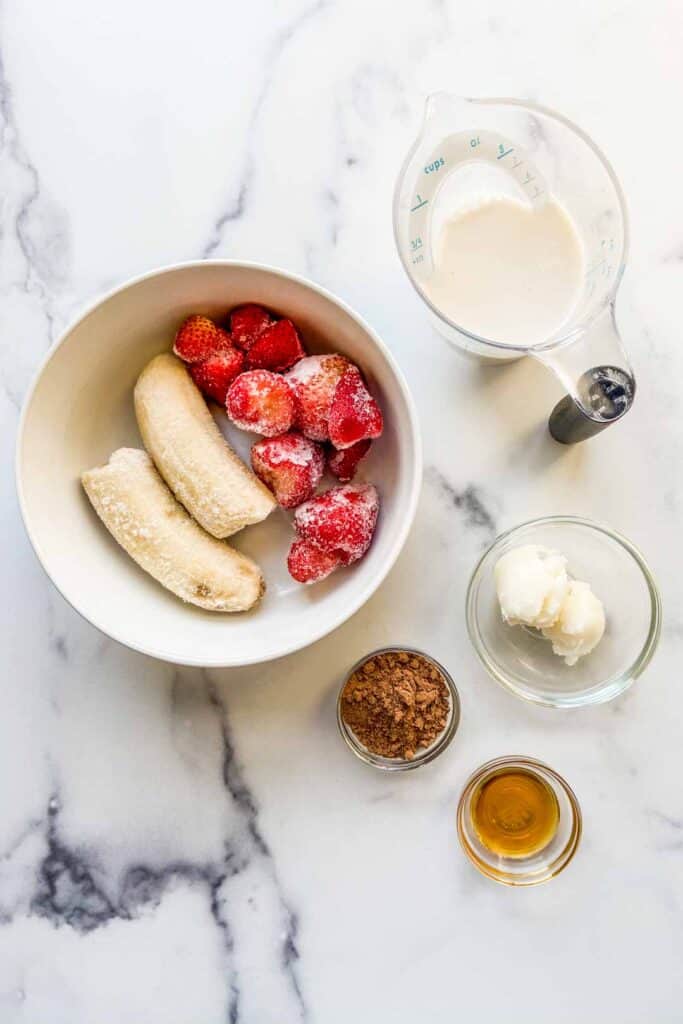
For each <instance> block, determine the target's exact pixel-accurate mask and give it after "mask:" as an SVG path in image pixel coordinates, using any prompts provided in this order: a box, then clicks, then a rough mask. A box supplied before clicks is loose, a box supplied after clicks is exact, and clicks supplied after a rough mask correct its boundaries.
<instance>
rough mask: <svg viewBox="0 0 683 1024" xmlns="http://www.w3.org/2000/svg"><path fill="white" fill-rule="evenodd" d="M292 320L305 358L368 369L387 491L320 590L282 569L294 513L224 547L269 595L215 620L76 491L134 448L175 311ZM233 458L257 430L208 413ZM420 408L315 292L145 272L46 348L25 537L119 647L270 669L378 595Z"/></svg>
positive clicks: (193, 272)
mask: <svg viewBox="0 0 683 1024" xmlns="http://www.w3.org/2000/svg"><path fill="white" fill-rule="evenodd" d="M248 301H253V302H262V303H263V304H264V305H265V306H268V307H271V308H272V309H274V310H276V311H277V312H278V313H281V314H284V315H286V316H289V317H291V318H292V320H294V322H295V323H296V324H297V325H298V327H299V328H300V330H301V333H302V336H303V339H304V342H305V344H306V345H307V347H308V348H309V349H310V350H311V351H314V352H315V351H323V352H324V351H331V350H334V351H339V352H342V353H344V354H345V355H347V356H348V357H349V358H350V359H352V360H353V361H354V362H356V363H358V365H359V366H360V367H361V368H362V370H363V372H364V373H365V375H366V377H367V379H368V383H369V385H370V388H371V390H372V391H373V392H374V394H375V395H376V397H377V399H378V401H379V402H380V405H381V407H382V410H383V413H384V421H385V430H384V434H383V436H382V438H381V439H380V440H379V441H377V442H375V444H374V445H373V448H372V451H371V453H370V455H369V456H368V458H367V459H366V460H365V463H364V464H363V471H362V473H361V474H359V479H363V478H365V479H367V480H371V481H372V482H373V483H375V484H376V485H377V487H378V490H379V492H380V497H381V503H382V504H381V511H380V518H379V522H378V526H377V531H376V533H375V538H374V541H373V544H372V546H371V548H370V550H369V552H368V554H367V555H366V557H365V558H364V559H363V560H362V561H360V562H358V563H357V564H356V565H354V566H350V567H349V568H347V569H341V570H337V572H335V573H333V574H332V576H330V577H329V578H328V579H327V580H325V581H324V582H322V583H318V584H315V585H313V586H302V585H300V584H297V583H295V582H294V581H293V580H292V579H291V578H290V577H289V574H288V573H287V568H286V556H287V550H288V547H289V543H290V541H291V539H292V536H293V535H292V530H291V515H290V514H288V513H286V512H283V511H281V510H276V511H275V512H274V513H273V514H272V515H271V516H270V517H269V518H268V519H267V520H266V521H265V522H264V523H260V524H259V525H258V526H253V527H250V528H249V529H247V530H244V531H242V532H241V533H240V534H238V535H237V536H236V537H234V538H232V539H231V543H234V545H235V546H236V547H238V548H239V549H240V550H242V551H244V552H246V553H248V554H249V555H251V556H252V557H254V558H255V559H256V560H257V561H258V562H259V564H260V565H261V567H262V569H263V571H264V574H265V577H266V581H267V583H268V590H267V593H266V596H265V598H264V599H263V601H262V603H261V605H260V606H259V607H258V608H256V609H255V610H253V611H252V612H249V613H246V614H239V615H224V614H216V613H211V612H204V611H202V610H200V609H197V608H194V607H192V606H190V605H186V604H183V603H182V601H180V600H179V599H178V598H176V597H174V596H173V595H172V594H170V593H168V592H167V591H166V590H164V589H163V588H162V587H161V586H160V585H159V584H158V583H156V582H155V581H154V580H153V579H152V578H151V577H149V576H148V575H147V574H146V573H145V572H143V571H142V569H140V568H139V567H138V566H137V565H136V564H135V563H134V562H133V561H132V560H131V559H130V558H129V557H128V555H127V554H126V553H125V552H124V551H123V550H122V549H121V548H120V547H119V546H118V545H117V544H116V542H115V541H114V540H113V539H112V538H111V537H110V536H109V534H108V532H107V531H106V529H105V528H104V526H103V525H102V523H101V522H100V521H99V519H98V518H97V516H96V515H95V513H94V512H93V510H92V508H91V507H90V504H89V502H88V500H87V498H86V496H85V494H84V493H83V490H82V488H81V485H80V482H79V477H80V474H81V472H82V471H83V470H84V469H88V468H90V467H91V466H96V465H99V464H101V463H103V462H106V460H107V459H108V457H109V455H110V454H111V452H112V451H114V449H115V448H119V447H121V446H122V445H131V446H136V447H142V442H141V440H140V436H139V434H138V430H137V425H136V422H135V415H134V411H133V386H134V384H135V381H136V379H137V376H138V374H139V373H140V371H141V370H142V368H143V367H144V366H145V364H146V363H147V362H148V361H149V360H150V359H151V358H152V356H154V355H156V354H157V353H158V352H161V351H163V350H165V349H168V348H170V346H171V344H172V340H173V336H174V332H175V330H176V328H177V326H178V324H179V323H180V322H181V320H182V319H183V317H185V316H187V315H188V314H190V313H194V312H201V313H206V314H207V315H208V316H212V317H216V318H222V317H224V316H225V314H226V312H227V311H228V310H229V309H230V308H231V307H232V306H235V305H237V304H238V303H241V302H248ZM216 415H217V417H218V419H219V425H220V426H221V429H223V431H224V433H225V434H226V436H227V437H228V438H229V440H230V442H231V443H232V444H233V445H234V446H235V447H236V448H237V449H238V451H239V452H240V454H241V455H242V457H243V458H244V457H246V458H248V453H249V448H250V445H251V443H252V442H253V440H254V435H249V434H244V433H242V432H241V431H238V430H236V429H235V428H233V427H232V425H231V424H229V423H228V421H227V418H226V417H225V416H223V415H222V414H221V413H220V412H219V411H216ZM421 469H422V459H421V447H420V438H419V428H418V423H417V417H416V413H415V408H414V405H413V402H412V399H411V397H410V393H409V391H408V388H407V386H406V383H405V380H404V379H403V376H402V374H401V372H400V370H399V369H398V367H397V366H396V363H395V362H394V360H393V358H392V356H391V354H390V353H389V351H388V350H387V348H386V347H385V345H384V344H383V343H382V341H380V339H379V338H378V336H377V335H376V334H375V333H374V331H373V330H372V329H371V328H370V327H369V326H368V325H367V324H366V323H365V322H364V321H363V320H362V319H361V318H360V317H359V316H357V314H355V313H354V312H353V311H352V310H351V309H349V307H348V306H346V305H345V304H344V303H343V302H341V301H340V300H339V299H337V298H335V297H334V296H333V295H331V294H330V293H329V292H327V291H326V290H325V289H324V288H320V287H318V286H317V285H314V284H311V283H310V282H308V281H305V280H303V279H302V278H299V277H296V276H295V275H293V274H287V273H284V272H283V271H281V270H276V269H274V268H272V267H265V266H262V265H260V264H255V263H241V262H234V261H230V260H212V261H206V262H197V263H186V264H180V265H178V266H173V267H169V268H166V269H163V270H157V271H153V272H151V273H149V274H146V275H144V276H143V277H139V278H136V279H134V280H133V281H130V282H129V283H127V284H125V285H123V286H122V287H120V288H117V289H116V290H115V291H113V292H110V293H109V294H108V295H106V296H105V297H104V298H103V299H101V300H100V301H99V302H97V303H96V304H95V305H94V306H92V307H91V308H90V309H89V310H88V311H87V312H86V313H85V314H84V315H83V316H82V317H81V318H80V319H79V320H77V322H76V323H75V324H74V325H73V326H72V327H70V328H69V329H68V330H67V331H66V332H65V334H64V335H63V336H62V337H61V339H60V340H59V341H58V342H57V343H56V345H55V346H54V347H53V348H52V350H51V351H50V353H49V355H48V357H47V359H46V361H45V363H44V364H43V366H42V367H41V369H40V371H39V372H38V375H37V377H36V380H35V382H34V384H33V387H32V388H31V390H30V392H29V394H28V397H27V399H26V403H25V406H24V410H23V414H22V418H21V423H20V426H19V437H18V444H17V488H18V492H19V502H20V505H21V511H22V515H23V517H24V522H25V525H26V529H27V531H28V535H29V537H30V539H31V543H32V544H33V547H34V549H35V552H36V554H37V556H38V558H39V559H40V561H41V562H42V564H43V567H44V569H45V571H46V572H47V574H48V576H49V577H50V579H51V580H52V582H53V583H54V584H55V586H56V587H57V588H58V590H59V591H60V592H61V593H62V595H63V596H64V597H65V598H66V600H67V601H69V603H70V604H71V605H73V607H74V608H75V609H76V610H77V611H78V612H80V613H81V615H83V616H84V617H85V618H86V619H88V620H89V621H90V622H92V623H93V625H95V626H97V627H98V629H101V630H102V631H103V632H104V633H107V634H108V635H109V636H110V637H113V638H114V639H115V640H118V641H119V642H120V643H123V644H126V645H127V646H128V647H132V648H133V649H134V650H137V651H142V652H143V653H145V654H149V655H152V656H153V657H155V658H161V659H164V660H166V661H172V662H177V663H180V664H186V665H203V666H207V667H208V666H237V665H249V664H253V663H255V662H261V661H268V660H269V659H271V658H277V657H280V656H281V655H284V654H288V653H290V652H292V651H296V650H298V649H300V648H302V647H305V646H306V645H308V644H311V643H313V642H314V641H315V640H318V639H320V637H322V636H325V634H327V633H329V632H330V631H331V630H333V629H335V628H336V627H337V626H339V625H340V624H341V623H342V622H344V621H345V620H346V619H348V618H349V617H350V616H351V615H353V613H354V612H355V611H357V610H358V609H359V608H360V607H361V605H363V604H364V603H365V602H366V601H367V600H368V598H369V597H370V596H371V595H372V594H373V593H374V591H375V590H376V589H377V588H378V586H379V585H380V583H381V582H382V580H383V579H384V577H385V576H386V575H387V573H388V572H389V570H390V569H391V567H392V565H393V564H394V562H395V561H396V558H397V557H398V554H399V552H400V551H401V548H402V547H403V544H404V542H405V539H406V537H407V535H408V531H409V530H410V526H411V524H412V521H413V518H414V516H415V509H416V505H417V500H418V496H419V491H420V484H421Z"/></svg>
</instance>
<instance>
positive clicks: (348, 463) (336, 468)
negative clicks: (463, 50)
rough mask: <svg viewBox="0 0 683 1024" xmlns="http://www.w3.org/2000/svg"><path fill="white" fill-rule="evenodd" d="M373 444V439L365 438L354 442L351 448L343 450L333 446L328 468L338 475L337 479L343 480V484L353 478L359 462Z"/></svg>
mask: <svg viewBox="0 0 683 1024" xmlns="http://www.w3.org/2000/svg"><path fill="white" fill-rule="evenodd" d="M371 444H372V441H370V440H365V441H357V442H356V444H352V445H351V447H350V448H344V450H343V451H337V449H336V448H332V450H331V451H330V452H329V453H328V456H327V468H328V469H329V471H330V473H332V475H333V476H336V478H337V480H341V482H342V483H343V484H347V483H348V482H349V480H353V478H354V476H355V474H356V469H357V468H358V463H359V462H360V460H361V459H362V458H364V457H365V456H366V455H367V454H368V451H369V450H370V445H371Z"/></svg>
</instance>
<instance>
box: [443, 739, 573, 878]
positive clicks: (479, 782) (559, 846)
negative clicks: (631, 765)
mask: <svg viewBox="0 0 683 1024" xmlns="http://www.w3.org/2000/svg"><path fill="white" fill-rule="evenodd" d="M502 770H503V771H504V770H509V771H519V772H522V773H527V774H529V775H531V776H533V777H535V779H536V780H538V781H539V782H540V783H542V784H545V786H546V787H547V788H548V789H550V790H551V792H552V794H553V795H554V797H555V800H556V801H557V811H558V818H557V828H556V830H555V832H554V834H553V836H552V838H551V839H550V840H549V842H548V843H547V844H546V845H545V846H544V847H543V848H542V849H539V850H536V851H535V852H534V853H532V854H529V855H528V856H505V855H502V854H499V853H495V852H493V851H492V850H490V849H489V848H488V847H487V846H485V845H484V843H483V842H482V841H481V839H480V837H479V835H478V833H477V830H476V828H475V825H474V820H473V814H472V810H473V801H474V800H475V799H477V798H478V797H479V794H480V793H481V792H482V788H483V786H484V785H485V784H486V782H488V781H489V780H490V779H492V778H493V777H494V776H496V775H499V774H500V773H501V771H502ZM457 825H458V838H459V839H460V843H461V845H462V848H463V850H464V851H465V853H466V854H467V856H468V857H469V859H470V860H471V861H472V863H473V864H474V866H475V867H476V868H477V870H478V871H481V873H482V874H483V875H486V877H487V878H492V879H493V880H494V881H496V882H502V883H503V884H504V885H538V884H539V883H540V882H547V881H549V880H550V879H551V878H554V877H555V875H559V873H560V871H562V870H563V869H564V868H566V866H567V864H569V862H570V860H571V859H572V857H573V856H574V854H575V853H576V850H577V847H578V845H579V840H580V839H581V829H582V822H581V808H580V807H579V802H578V800H577V799H576V796H575V795H574V793H573V791H572V790H571V788H570V786H569V785H568V784H567V783H566V782H565V780H564V779H563V778H562V776H561V775H558V773H557V772H556V771H553V769H552V768H550V767H548V765H546V764H543V762H541V761H536V760H534V758H531V757H517V756H511V757H498V758H496V759H495V760H493V761H487V763H486V764H484V765H482V766H481V768H478V769H477V771H476V772H475V773H474V774H473V775H472V776H471V777H470V778H469V779H468V781H467V783H466V785H465V788H464V790H463V793H462V796H461V797H460V802H459V804H458V815H457Z"/></svg>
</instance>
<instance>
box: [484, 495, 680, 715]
mask: <svg viewBox="0 0 683 1024" xmlns="http://www.w3.org/2000/svg"><path fill="white" fill-rule="evenodd" d="M546 525H567V526H580V527H585V528H587V529H590V530H593V531H595V532H597V533H602V534H604V535H605V536H606V537H608V538H609V539H610V540H612V541H615V542H616V543H617V544H619V545H620V546H621V547H622V548H623V549H624V550H625V551H626V552H627V554H629V555H630V556H631V558H632V559H633V560H634V561H635V563H636V565H637V566H638V568H639V569H640V571H641V573H642V575H643V578H644V580H645V583H646V585H647V589H648V593H649V595H650V627H649V629H648V632H647V636H646V638H645V641H644V643H643V646H642V648H641V650H640V653H639V654H638V656H637V657H636V659H635V661H634V662H633V663H632V664H631V665H629V666H628V667H627V668H625V669H623V670H622V671H620V672H615V673H614V674H613V675H611V676H610V677H609V678H608V679H606V680H605V681H604V682H603V683H601V684H600V686H599V689H597V690H588V691H586V692H584V693H583V694H580V695H579V696H578V697H575V698H571V697H566V696H562V695H558V696H557V697H552V698H551V697H546V696H543V695H541V694H535V693H532V692H531V691H530V690H528V689H525V688H523V687H521V686H519V685H518V684H516V683H514V682H512V681H511V680H510V679H509V678H508V676H507V675H506V674H505V672H504V671H502V670H501V669H500V668H499V667H498V665H497V663H496V662H495V661H494V660H493V659H492V658H491V657H490V656H489V654H488V652H487V650H486V649H485V645H484V643H483V641H482V640H481V632H480V630H479V624H478V621H477V615H476V612H475V606H476V602H475V597H476V589H477V585H478V583H479V577H480V573H481V569H482V567H483V565H484V562H485V561H486V559H487V558H488V557H489V555H490V554H491V552H492V551H494V550H495V548H497V547H498V546H499V545H500V544H502V543H503V541H505V540H507V539H509V538H510V537H512V536H513V535H514V534H516V533H520V532H521V531H522V530H525V529H528V528H529V527H540V526H546ZM465 618H466V621H467V632H468V634H469V638H470V642H471V644H472V646H473V648H474V651H475V653H476V655H477V657H478V658H479V660H480V662H481V663H482V665H483V666H484V668H485V669H486V671H487V672H488V674H489V675H490V676H491V677H492V678H493V679H494V680H495V682H497V683H499V684H500V685H501V686H503V687H504V688H505V689H506V690H508V691H509V692H510V693H512V694H514V696H515V697H519V698H520V699H521V700H525V701H528V702H529V703H531V704H541V705H543V706H544V707H550V708H559V709H562V710H565V709H570V708H578V707H587V706H590V705H594V704H604V703H606V702H607V701H610V700H614V698H615V697H619V696H620V695H621V694H622V693H625V692H626V690H628V689H629V687H630V686H632V684H633V683H634V682H635V681H636V679H637V678H638V677H639V676H640V675H642V673H643V672H644V671H645V669H646V668H647V666H648V665H649V664H650V662H651V660H652V658H653V657H654V654H655V651H656V650H657V645H658V643H659V637H660V634H661V629H662V600H661V596H660V593H659V589H658V587H657V582H656V580H655V577H654V574H653V572H652V570H651V569H650V567H649V565H648V563H647V561H646V560H645V557H644V556H643V554H642V552H641V551H640V550H639V548H637V547H636V545H635V544H633V543H632V542H631V541H630V540H629V539H628V538H627V537H625V536H624V535H623V534H622V533H619V531H617V530H614V529H613V528H612V527H611V526H607V525H606V524H605V523H600V522H597V521H596V520H594V519H589V518H588V517H586V516H578V515H551V516H539V517H538V518H537V519H527V520H525V521H524V522H522V523H518V524H517V525H516V526H513V527H510V529H508V530H504V531H503V533H500V534H499V535H498V536H497V537H496V538H495V539H494V540H493V541H492V543H491V544H490V545H489V546H488V547H487V549H486V551H485V552H484V553H483V555H482V556H481V558H479V560H478V561H477V563H476V565H475V567H474V569H473V571H472V575H471V576H470V581H469V584H468V586H467V594H466V597H465Z"/></svg>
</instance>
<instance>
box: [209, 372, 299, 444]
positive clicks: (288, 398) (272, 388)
mask: <svg viewBox="0 0 683 1024" xmlns="http://www.w3.org/2000/svg"><path fill="white" fill-rule="evenodd" d="M226 409H227V411H228V416H229V417H230V419H231V420H232V422H233V423H234V424H235V425H236V426H238V427H241V428H242V430H254V431H256V433H257V434H263V435H264V437H275V436H276V435H277V434H284V433H285V432H286V431H287V430H289V428H290V427H291V425H292V423H293V421H294V410H295V404H294V396H293V395H292V392H291V389H290V388H289V386H288V384H287V382H286V381H285V379H284V377H280V376H278V374H276V373H271V372H270V370H247V371H246V372H245V373H241V374H240V375H239V377H236V378H235V380H234V381H233V382H232V384H231V385H230V388H229V389H228V397H227V400H226Z"/></svg>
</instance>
